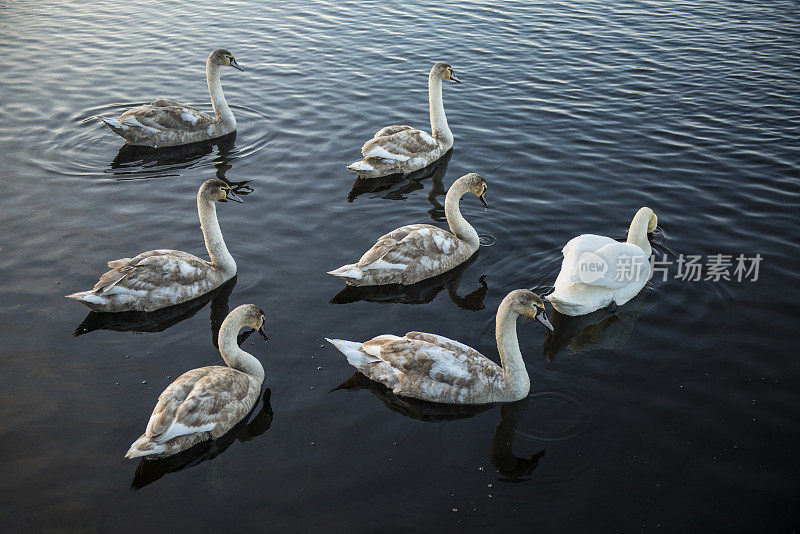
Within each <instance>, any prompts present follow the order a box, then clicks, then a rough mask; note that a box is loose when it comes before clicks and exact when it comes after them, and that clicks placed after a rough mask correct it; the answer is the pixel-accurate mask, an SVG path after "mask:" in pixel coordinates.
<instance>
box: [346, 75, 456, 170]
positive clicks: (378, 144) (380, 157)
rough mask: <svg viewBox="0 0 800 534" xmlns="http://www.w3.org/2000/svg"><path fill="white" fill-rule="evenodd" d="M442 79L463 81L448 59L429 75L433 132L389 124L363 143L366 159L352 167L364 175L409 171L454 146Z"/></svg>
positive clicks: (425, 165) (419, 167)
mask: <svg viewBox="0 0 800 534" xmlns="http://www.w3.org/2000/svg"><path fill="white" fill-rule="evenodd" d="M442 80H452V81H454V82H456V83H461V80H459V79H458V78H456V75H455V73H454V72H453V67H451V66H450V65H448V64H446V63H437V64H435V65H434V66H433V67H432V68H431V72H430V75H429V76H428V102H429V107H430V117H431V133H430V134H428V133H427V132H425V131H423V130H417V129H416V128H412V127H411V126H407V125H394V126H386V127H385V128H382V129H380V130H378V132H377V133H376V134H375V135H374V136H373V138H372V139H370V140H369V141H367V142H366V143H364V146H363V147H361V155H362V156H364V158H363V159H361V160H359V161H356V162H354V163H351V164H350V165H348V166H347V168H348V169H350V170H351V171H354V172H356V173H358V175H359V176H360V177H362V178H378V177H381V176H387V175H390V174H396V173H403V174H408V173H411V172H414V171H416V170H419V169H422V168H424V167H427V166H428V165H430V164H431V163H433V162H435V161H436V160H438V159H439V158H440V157H442V156H443V155H445V154H446V153H447V152H448V151H449V150H450V149H451V148H452V147H453V133H452V132H451V131H450V128H449V126H448V125H447V117H446V116H445V114H444V105H443V103H442Z"/></svg>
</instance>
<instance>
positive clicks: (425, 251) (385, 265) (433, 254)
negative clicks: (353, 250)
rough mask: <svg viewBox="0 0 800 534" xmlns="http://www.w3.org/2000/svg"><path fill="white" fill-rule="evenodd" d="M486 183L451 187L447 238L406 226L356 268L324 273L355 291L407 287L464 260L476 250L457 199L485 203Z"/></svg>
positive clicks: (465, 181) (470, 177)
mask: <svg viewBox="0 0 800 534" xmlns="http://www.w3.org/2000/svg"><path fill="white" fill-rule="evenodd" d="M486 187H487V186H486V180H484V178H483V177H482V176H481V175H480V174H477V173H474V172H473V173H470V174H466V175H464V176H462V177H461V178H459V179H458V180H456V181H455V182H453V185H452V186H450V189H449V190H448V191H447V196H446V197H445V201H444V212H445V216H446V217H447V223H448V224H449V225H450V230H452V232H453V233H452V234H451V233H450V232H448V231H446V230H442V229H441V228H439V227H436V226H433V225H430V224H409V225H408V226H402V227H400V228H398V229H396V230H393V231H391V232H389V233H388V234H386V235H384V236H381V238H380V239H378V242H377V243H375V245H373V246H372V248H371V249H369V250H368V251H367V252H366V253H365V254H364V255H363V256H362V257H361V259H360V260H358V263H352V264H349V265H343V266H341V267H339V268H338V269H334V270H333V271H328V274H332V275H333V276H338V277H339V278H342V279H343V280H345V281H346V282H347V283H348V284H350V285H354V286H375V285H383V284H403V285H410V284H414V283H416V282H419V281H420V280H424V279H425V278H430V277H431V276H436V275H439V274H442V273H444V272H447V271H449V270H450V269H452V268H454V267H456V266H457V265H459V264H460V263H463V262H465V261H467V260H468V259H469V258H470V257H471V256H472V255H473V254H475V252H477V250H478V248H479V247H480V242H479V240H478V232H476V231H475V229H474V228H473V227H472V226H471V225H470V224H469V223H468V222H467V220H466V219H464V217H463V216H462V215H461V211H460V210H459V208H458V204H459V201H460V200H461V197H462V196H464V195H465V194H466V193H473V194H474V195H475V196H477V197H478V198H479V199H480V201H481V202H482V203H483V206H484V208H488V205H487V204H486Z"/></svg>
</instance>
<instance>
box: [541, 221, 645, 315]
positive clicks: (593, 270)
mask: <svg viewBox="0 0 800 534" xmlns="http://www.w3.org/2000/svg"><path fill="white" fill-rule="evenodd" d="M657 225H658V217H656V214H655V213H653V210H651V209H650V208H647V207H645V208H641V209H640V210H639V211H638V212H636V215H635V216H634V218H633V221H631V225H630V228H629V229H628V239H627V241H626V242H625V243H620V242H619V241H617V240H616V239H612V238H610V237H606V236H601V235H594V234H583V235H579V236H577V237H573V238H572V239H570V240H569V242H568V243H567V244H566V245H565V246H564V249H563V251H562V254H563V255H564V260H563V261H562V263H561V271H560V272H559V273H558V277H557V278H556V282H555V284H554V286H555V290H554V291H553V292H552V293H550V294H549V295H547V296H546V298H547V299H548V300H549V301H550V302H552V303H553V307H554V308H555V309H556V310H558V311H559V312H561V313H563V314H564V315H573V316H574V315H584V314H587V313H591V312H593V311H595V310H599V309H600V308H604V307H606V306H608V305H609V304H611V303H612V302H613V303H614V304H616V305H618V306H622V305H623V304H625V303H626V302H628V301H629V300H631V299H632V298H633V297H635V296H636V295H637V294H638V293H639V291H641V290H642V288H643V287H644V286H645V284H647V281H648V280H649V278H650V254H651V253H652V249H651V247H650V242H649V240H648V238H647V234H650V233H653V231H655V229H656V226H657Z"/></svg>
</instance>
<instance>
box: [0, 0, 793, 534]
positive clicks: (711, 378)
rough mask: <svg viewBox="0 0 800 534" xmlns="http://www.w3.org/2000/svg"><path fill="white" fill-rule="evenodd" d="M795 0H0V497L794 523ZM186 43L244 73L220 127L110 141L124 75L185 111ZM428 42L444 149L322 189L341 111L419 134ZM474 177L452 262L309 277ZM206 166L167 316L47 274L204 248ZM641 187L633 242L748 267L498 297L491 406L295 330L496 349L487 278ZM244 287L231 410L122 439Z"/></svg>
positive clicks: (200, 83) (145, 94)
mask: <svg viewBox="0 0 800 534" xmlns="http://www.w3.org/2000/svg"><path fill="white" fill-rule="evenodd" d="M798 21H800V8H798V4H797V2H794V1H778V0H769V1H767V0H762V1H757V2H750V1H730V0H727V1H724V0H723V1H718V2H705V1H703V2H700V1H698V2H680V3H678V2H669V1H662V0H658V1H634V0H627V1H626V0H609V1H602V2H600V1H598V2H594V1H582V2H536V3H534V2H488V1H486V0H479V1H475V2H473V1H462V2H454V3H442V2H421V1H411V2H393V3H387V2H369V1H347V2H313V1H311V2H285V1H280V0H277V1H274V2H257V1H253V0H243V1H239V2H226V1H223V2H208V1H205V0H200V1H199V2H192V3H185V2H156V1H129V2H113V3H112V2H75V1H73V2H43V1H36V0H31V1H25V2H21V1H0V106H1V107H2V111H1V112H0V154H2V157H0V176H2V183H3V186H2V194H0V228H2V230H0V247H2V250H0V299H2V301H0V302H2V306H0V340H2V344H1V345H0V347H2V348H0V361H1V362H2V370H0V421H1V422H0V457H2V464H3V469H2V477H0V480H1V482H0V524H3V525H4V527H5V530H7V531H9V532H12V531H14V532H17V531H22V530H23V529H25V528H26V527H27V528H28V529H36V530H38V529H45V528H46V529H50V530H52V529H67V530H73V529H74V530H86V531H107V530H119V529H120V528H121V529H122V530H124V531H134V530H136V531H141V530H142V528H145V529H146V528H148V527H156V526H157V527H159V530H164V529H166V528H168V527H175V528H177V529H179V530H181V531H188V530H189V529H190V528H194V527H198V528H202V529H203V530H207V529H212V528H221V527H227V528H230V526H231V525H235V526H237V527H250V528H255V529H258V530H262V529H271V530H276V531H287V530H290V529H291V530H295V531H298V530H303V531H305V530H309V529H325V530H326V531H333V532H345V531H346V532H352V531H377V530H383V531H415V532H416V531H420V529H422V530H425V531H433V530H435V529H445V528H446V529H454V528H457V527H458V528H465V529H467V530H468V531H473V530H477V529H478V528H490V527H491V528H505V529H511V530H512V531H520V530H522V529H524V530H525V531H530V530H536V531H542V532H552V531H562V532H563V531H572V532H575V531H586V530H617V529H618V530H623V531H636V530H653V529H656V528H657V527H663V528H665V529H666V530H667V531H689V530H692V531H696V530H710V529H720V530H752V531H788V530H791V529H792V528H796V527H797V525H798V524H800V523H798V520H799V519H800V515H799V514H798V510H800V506H798V494H799V492H798V490H799V489H800V488H799V487H798V486H800V484H799V483H798V477H797V474H798V470H800V462H798V459H797V458H798V457H797V455H796V451H797V449H798V446H799V445H800V435H799V434H800V431H799V430H798V428H800V427H799V426H798V422H799V421H798V419H800V418H799V417H798V416H799V415H800V414H799V413H798V412H799V411H800V381H799V380H798V377H799V376H800V365H798V363H797V335H796V330H797V327H796V321H797V318H798V305H797V303H798V301H800V298H799V297H800V295H798V291H797V274H796V265H797V258H798V257H800V250H798V249H799V248H800V230H798V228H800V225H798V216H797V213H798V207H800V206H798V200H800V184H799V182H800V178H799V177H800V172H798V171H800V162H799V161H798V151H797V150H798V144H797V142H798V139H799V138H800V128H798V124H799V122H798V109H800V96H799V95H800V83H799V82H798V71H797V65H798V62H797V59H798V55H797V50H798V44H800V23H798ZM216 47H225V48H229V49H230V50H232V51H233V52H234V53H235V55H236V57H237V60H238V61H239V63H240V64H241V65H242V66H243V67H244V69H245V72H239V71H235V70H232V69H226V70H225V71H224V72H223V77H222V83H223V86H224V88H225V94H226V96H227V97H228V100H229V102H230V103H231V104H232V106H233V109H234V113H235V114H236V116H237V117H238V122H239V131H238V133H237V135H236V137H235V138H234V139H227V140H224V141H223V142H221V143H212V144H208V145H203V146H200V147H193V148H191V149H190V150H186V151H181V150H177V151H165V152H155V153H154V152H152V151H130V150H128V149H125V150H121V147H122V145H123V144H122V140H121V138H118V137H117V136H115V135H113V134H112V133H111V132H110V131H108V130H107V129H106V128H105V127H103V125H102V124H99V123H97V122H96V121H92V120H87V119H89V118H90V117H92V116H93V115H96V114H99V113H109V114H114V113H117V112H119V111H121V110H123V109H125V108H127V107H130V106H133V105H136V104H139V103H142V102H148V101H150V100H152V99H154V98H156V97H167V98H173V99H178V100H181V101H184V102H187V103H192V104H197V105H199V106H201V107H202V108H203V109H206V110H207V109H208V108H209V106H208V95H207V91H206V87H205V79H204V71H203V64H204V61H205V58H206V56H207V55H208V53H209V51H210V50H211V49H213V48H216ZM435 61H447V62H449V63H451V64H452V65H453V66H454V67H455V70H456V73H457V74H458V76H459V77H460V78H461V79H462V80H463V82H464V83H463V85H453V84H448V85H446V86H445V88H444V101H445V108H446V110H447V116H448V119H449V121H450V125H451V128H452V130H453V133H454V135H455V139H456V141H455V147H454V151H453V154H452V157H451V159H450V160H449V161H448V162H445V163H446V166H445V167H442V168H440V169H438V170H437V172H436V173H434V175H433V176H430V177H426V176H420V177H417V179H415V180H411V181H409V180H400V181H395V182H392V183H387V184H379V185H375V184H368V185H367V186H365V185H364V184H355V187H354V178H355V177H354V176H353V175H352V174H351V173H350V172H348V171H347V170H346V169H345V168H344V167H345V165H346V164H348V163H350V162H351V161H355V160H356V159H357V158H358V156H359V148H360V146H361V144H362V143H363V142H364V141H365V140H366V139H367V138H368V137H369V136H371V135H372V133H373V132H375V131H376V130H377V129H379V128H380V127H382V126H385V125H388V124H398V123H400V124H403V123H408V124H412V125H417V126H424V127H426V128H427V120H428V119H427V102H426V98H427V94H426V85H425V84H426V80H427V71H428V69H429V68H430V66H431V65H432V64H433V63H434V62H435ZM470 171H477V172H480V173H481V174H483V176H485V177H486V179H487V181H488V183H489V191H488V201H489V205H490V210H489V211H484V210H483V209H482V206H481V205H480V203H479V202H478V201H477V199H474V198H472V197H469V198H466V197H465V199H464V200H463V202H462V209H463V212H464V214H465V216H466V217H467V219H468V220H470V221H471V222H472V223H473V224H474V226H475V228H476V229H477V231H478V233H479V234H481V236H482V242H483V244H484V245H485V246H484V247H482V248H481V251H480V254H479V255H478V257H477V258H476V259H475V261H474V262H473V263H471V264H470V265H468V266H466V267H465V268H464V269H462V270H460V271H459V272H457V273H453V274H452V275H451V276H449V277H445V278H444V279H441V280H437V281H435V283H432V284H431V285H429V286H426V287H422V288H417V289H415V290H414V291H413V292H411V293H408V292H406V293H402V292H401V293H391V294H390V293H386V294H378V295H375V294H373V295H361V294H351V293H348V294H345V295H340V292H341V290H342V289H343V284H342V283H341V281H340V280H338V279H335V278H333V277H331V276H328V275H326V274H325V271H326V270H329V269H331V268H334V267H337V266H339V265H341V264H343V263H347V262H349V261H352V260H355V259H356V258H358V257H359V256H360V254H361V253H362V252H363V251H364V250H365V249H366V248H367V247H369V246H370V245H371V244H372V243H373V242H374V240H375V238H376V237H377V236H379V235H381V234H382V233H384V232H386V231H388V230H390V229H392V228H395V227H397V226H400V225H402V224H408V223H413V222H431V221H438V222H436V223H435V224H443V223H442V221H443V210H442V204H443V202H444V196H443V195H444V191H445V190H446V188H447V187H448V186H449V185H450V184H451V183H452V182H453V181H454V180H455V179H456V178H457V177H459V176H461V175H463V174H465V173H467V172H470ZM213 176H222V177H225V178H226V179H228V180H231V181H245V180H250V181H251V182H250V186H251V187H252V189H253V192H252V193H251V194H249V195H247V196H246V197H245V203H244V204H242V205H238V204H232V203H228V204H221V205H220V206H219V209H218V212H219V215H220V220H221V225H222V229H223V232H224V234H225V237H226V240H227V242H228V245H229V247H230V249H231V252H232V254H233V256H234V257H235V258H236V260H237V262H238V265H239V276H238V279H237V280H236V281H235V283H234V284H233V286H232V287H227V288H225V291H222V292H220V293H219V294H217V295H215V296H214V298H213V299H212V300H211V301H210V302H209V303H205V302H203V303H199V305H198V306H195V307H194V308H189V309H186V310H182V312H181V314H179V315H178V316H170V317H159V318H158V320H157V321H155V320H150V319H148V318H142V317H132V318H129V319H130V320H129V322H128V323H120V322H115V321H108V320H106V321H103V320H100V319H97V318H96V317H94V318H93V317H89V318H86V321H85V322H84V318H85V317H86V309H84V308H83V307H82V306H80V305H78V304H77V303H75V302H72V301H68V300H66V299H64V298H63V295H65V294H67V293H70V292H73V291H78V290H82V289H87V288H89V287H91V285H92V284H93V283H94V282H95V281H96V279H97V276H98V275H99V274H100V273H102V272H103V268H104V267H105V262H106V261H108V260H111V259H115V258H119V257H124V256H128V255H130V254H131V253H136V252H139V251H143V250H148V249H151V248H176V249H181V250H187V251H190V252H194V253H198V254H199V253H201V252H202V253H204V251H203V247H202V238H201V235H200V229H199V226H198V224H197V218H196V212H195V206H194V195H195V193H196V190H197V188H198V186H199V185H200V183H201V182H202V181H203V180H205V179H208V178H211V177H213ZM643 205H648V206H650V207H652V208H653V209H654V210H655V211H656V213H657V214H658V216H659V222H660V228H659V231H658V232H657V233H656V236H655V247H654V250H655V252H656V254H658V255H661V254H670V255H673V256H674V255H677V254H698V255H703V256H707V255H710V254H717V253H723V254H732V255H738V254H746V255H754V254H756V253H759V254H761V255H762V256H763V258H764V259H763V262H762V264H761V271H760V277H759V280H758V281H757V282H742V283H737V282H735V281H731V282H727V283H726V282H722V283H712V282H710V281H699V282H695V283H690V282H683V281H680V280H674V279H669V280H667V281H666V282H664V281H661V280H658V281H655V282H653V283H651V284H649V285H648V287H647V288H646V289H645V291H643V292H642V294H640V296H639V297H637V298H636V299H635V300H634V301H632V302H631V303H630V304H628V305H626V306H624V307H622V308H620V309H618V310H614V311H600V312H598V313H596V314H592V315H591V316H587V317H584V318H580V319H575V320H572V319H569V318H566V317H558V316H556V317H553V323H554V324H555V325H556V327H557V329H556V333H555V335H552V336H545V333H544V331H543V329H542V328H541V326H540V325H539V324H538V323H536V322H532V321H527V320H521V321H520V324H519V336H520V344H521V347H522V352H523V354H524V356H525V359H526V363H527V366H528V371H529V373H530V374H531V376H532V389H531V396H530V397H529V398H528V399H527V400H525V401H523V402H521V403H519V404H514V405H509V406H504V407H498V406H494V407H484V408H483V409H482V410H472V411H470V410H450V411H447V410H444V411H442V410H440V409H439V410H437V407H435V406H430V405H417V404H413V403H407V402H405V401H403V400H402V399H397V398H394V397H392V396H391V395H388V394H387V393H386V391H383V390H381V389H380V388H375V387H374V385H371V384H365V383H363V381H360V380H359V377H358V376H356V377H351V374H352V369H351V368H350V367H349V366H348V365H347V363H346V361H345V360H344V358H343V357H342V356H341V354H339V353H338V352H337V351H335V350H334V349H333V348H332V347H331V346H329V345H328V344H327V343H325V342H324V340H323V337H324V336H336V337H343V338H347V339H354V340H361V339H366V338H369V337H372V336H373V335H376V334H379V333H390V332H391V333H395V334H402V333H404V332H406V331H409V330H418V329H421V330H427V331H431V332H436V333H439V334H443V335H446V336H449V337H452V338H455V339H458V340H460V341H463V342H465V343H468V344H470V345H472V346H473V347H475V348H477V349H478V350H480V351H482V352H483V353H485V354H487V355H489V356H490V357H492V358H496V349H495V345H494V339H493V329H494V314H495V311H496V309H497V305H498V303H499V302H500V300H501V299H502V298H503V296H505V294H506V293H507V292H508V291H510V290H511V289H515V288H518V287H535V288H536V289H537V290H539V291H542V292H543V291H547V290H548V289H549V288H550V287H551V286H552V284H553V281H554V280H555V276H556V274H557V272H558V269H559V265H560V250H561V247H562V246H563V245H564V243H566V242H567V240H568V239H570V238H571V237H573V236H575V235H577V234H581V233H589V232H591V233H598V234H603V235H610V236H614V237H622V236H624V235H625V231H626V229H627V226H628V224H629V222H630V220H631V217H632V216H633V214H634V213H635V211H636V210H637V209H638V208H639V207H641V206H643ZM489 245H491V246H489ZM246 302H253V303H257V304H259V305H260V306H262V307H263V308H264V309H265V310H266V311H267V315H268V324H267V329H268V333H269V335H270V341H269V342H268V343H266V344H265V343H263V342H262V341H261V340H260V339H258V338H257V336H252V337H251V338H250V339H249V340H248V341H247V342H246V343H245V348H246V349H247V350H248V351H250V352H253V353H254V354H256V355H257V356H258V357H259V358H260V359H261V361H262V362H263V364H264V367H265V369H266V373H267V377H266V381H265V386H264V387H265V388H269V390H270V391H269V394H267V395H266V396H265V397H264V399H263V402H259V404H258V405H257V406H256V408H255V410H254V413H253V414H252V415H251V416H250V419H249V421H248V422H245V423H243V424H242V425H241V426H240V427H237V429H236V430H235V431H234V433H232V434H230V435H229V436H227V437H226V439H225V440H224V441H221V442H220V443H218V444H216V445H215V447H214V448H212V449H209V450H205V451H201V453H200V454H199V456H198V457H192V458H183V459H179V460H176V461H175V462H174V463H172V464H159V465H156V466H153V465H145V466H138V464H137V463H136V462H132V461H126V460H124V459H123V454H124V453H125V451H126V450H127V448H128V446H129V444H130V443H131V442H132V441H133V440H134V439H135V438H136V437H138V436H139V435H140V433H141V432H142V430H143V429H144V427H145V423H146V421H147V417H148V415H149V413H150V410H151V409H152V407H153V405H154V403H155V400H156V398H157V396H158V394H159V392H160V391H161V390H162V389H163V388H164V387H165V386H166V385H167V384H169V383H170V381H171V380H173V379H174V378H175V377H176V376H178V375H179V374H180V373H182V372H183V371H186V370H188V369H191V368H194V367H198V366H202V365H209V364H216V363H219V361H220V360H219V356H218V353H217V352H216V349H215V348H214V345H213V343H212V340H213V333H214V331H215V328H218V325H219V320H220V317H224V315H225V313H226V312H227V310H228V309H229V308H231V307H233V306H236V305H239V304H242V303H246ZM76 330H77V332H76V333H78V334H81V335H78V336H73V335H72V334H73V332H75V331H76ZM131 330H139V331H142V333H139V334H136V333H132V332H131ZM340 384H342V385H343V386H344V387H343V388H342V389H338V390H335V391H331V390H332V389H333V388H336V387H337V386H339V385H340ZM170 471H172V472H170ZM131 487H133V488H138V489H137V490H136V491H132V489H131Z"/></svg>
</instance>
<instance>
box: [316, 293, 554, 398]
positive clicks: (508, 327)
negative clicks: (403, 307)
mask: <svg viewBox="0 0 800 534" xmlns="http://www.w3.org/2000/svg"><path fill="white" fill-rule="evenodd" d="M520 315H527V316H529V317H533V318H536V319H537V320H539V321H540V322H541V323H542V324H544V325H545V326H546V327H547V328H549V329H551V330H552V326H550V322H549V321H548V320H547V315H546V314H545V311H544V303H543V302H542V300H541V299H540V298H539V297H538V296H536V294H534V293H533V292H532V291H529V290H527V289H518V290H515V291H512V292H511V293H509V294H508V295H507V296H506V298H505V299H503V302H501V303H500V307H499V308H498V310H497V320H496V338H497V348H498V351H499V353H500V361H501V362H502V367H501V366H500V365H497V364H496V363H494V362H493V361H491V360H489V359H488V358H486V357H485V356H483V355H482V354H481V353H479V352H478V351H476V350H475V349H473V348H471V347H468V346H467V345H464V344H463V343H459V342H458V341H454V340H452V339H448V338H446V337H443V336H439V335H436V334H427V333H423V332H409V333H407V334H406V335H405V336H403V337H399V336H394V335H381V336H377V337H375V338H373V339H370V340H369V341H365V342H363V343H359V342H355V341H345V340H341V339H328V341H329V342H330V343H332V344H333V345H334V346H335V347H336V348H337V349H339V351H341V352H342V353H343V354H344V355H345V356H346V357H347V361H348V362H349V363H350V364H351V365H352V366H354V367H355V368H356V369H358V370H359V371H360V372H361V373H363V374H364V375H366V376H367V377H368V378H369V379H371V380H374V381H375V382H379V383H381V384H383V385H384V386H386V387H388V388H389V389H391V390H392V392H393V393H394V394H395V395H400V396H404V397H412V398H415V399H421V400H425V401H430V402H440V403H446V404H486V403H492V402H510V401H515V400H519V399H522V398H524V397H526V396H527V395H528V392H529V391H530V379H529V377H528V372H527V370H526V369H525V362H524V360H523V359H522V354H521V353H520V350H519V343H518V341H517V327H516V321H517V317H518V316H520Z"/></svg>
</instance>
